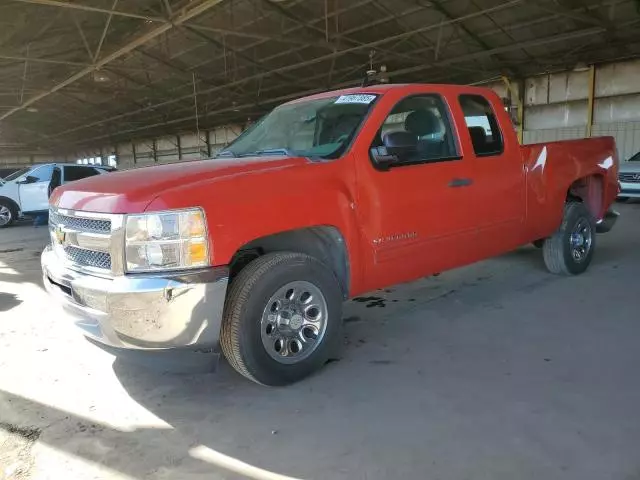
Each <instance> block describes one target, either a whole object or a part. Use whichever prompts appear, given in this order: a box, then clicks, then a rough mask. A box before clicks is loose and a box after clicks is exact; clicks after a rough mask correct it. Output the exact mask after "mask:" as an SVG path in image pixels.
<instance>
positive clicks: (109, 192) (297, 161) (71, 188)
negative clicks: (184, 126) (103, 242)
mask: <svg viewBox="0 0 640 480" xmlns="http://www.w3.org/2000/svg"><path fill="white" fill-rule="evenodd" d="M309 162H310V161H309V160H308V159H306V158H303V157H282V156H262V157H247V158H224V159H211V160H201V161H196V162H184V163H173V164H169V165H159V166H153V167H145V168H138V169H135V170H126V171H120V172H115V173H107V174H103V175H98V176H95V177H91V178H87V179H84V180H79V181H77V182H73V183H70V184H68V185H64V186H62V187H58V188H56V189H55V191H54V192H53V194H52V196H51V200H50V203H51V205H53V206H57V207H58V208H64V209H70V210H82V211H87V212H99V213H140V212H143V211H144V210H145V208H146V207H147V206H148V205H149V204H150V203H151V202H152V201H153V200H154V199H155V198H157V197H158V196H159V195H161V194H162V193H164V192H166V191H168V190H171V189H173V188H178V187H184V186H185V185H194V186H195V185H196V184H199V183H202V182H212V181H213V182H216V181H220V180H223V179H229V178H233V177H237V176H238V175H253V174H258V173H262V172H265V171H269V170H274V169H286V168H293V167H295V166H300V165H305V164H307V163H309Z"/></svg>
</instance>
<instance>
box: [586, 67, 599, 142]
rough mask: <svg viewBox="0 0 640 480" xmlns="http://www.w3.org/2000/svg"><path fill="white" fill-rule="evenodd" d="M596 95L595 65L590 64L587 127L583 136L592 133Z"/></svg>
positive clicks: (588, 135) (589, 135)
mask: <svg viewBox="0 0 640 480" xmlns="http://www.w3.org/2000/svg"><path fill="white" fill-rule="evenodd" d="M595 96H596V66H595V65H591V66H590V67H589V97H588V103H587V127H586V129H585V136H586V137H587V138H589V137H591V135H592V133H593V111H594V106H595Z"/></svg>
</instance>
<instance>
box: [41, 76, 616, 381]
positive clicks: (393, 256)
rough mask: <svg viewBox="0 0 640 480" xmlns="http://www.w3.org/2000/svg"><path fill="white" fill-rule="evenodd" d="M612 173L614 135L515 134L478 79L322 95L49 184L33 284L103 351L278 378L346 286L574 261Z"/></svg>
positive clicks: (589, 242)
mask: <svg viewBox="0 0 640 480" xmlns="http://www.w3.org/2000/svg"><path fill="white" fill-rule="evenodd" d="M617 169H618V158H617V153H616V149H615V145H614V141H613V139H612V138H594V139H589V140H578V141H567V142H554V143H547V144H540V145H529V146H524V147H521V146H520V145H519V144H518V140H517V138H516V134H515V132H514V129H513V126H512V124H511V121H510V118H509V116H508V114H507V113H506V112H505V109H504V107H503V106H502V104H501V101H500V99H499V98H498V97H497V96H496V95H495V94H494V93H493V92H492V91H490V90H488V89H482V88H474V87H464V86H446V85H386V86H372V87H367V88H356V89H350V90H342V91H334V92H327V93H322V94H319V95H315V96H312V97H307V98H302V99H299V100H296V101H293V102H290V103H287V104H285V105H282V106H280V107H278V108H276V109H275V110H273V111H272V112H271V113H270V114H269V115H267V116H265V117H264V118H263V119H262V120H261V121H259V122H257V123H256V124H255V125H254V126H252V127H251V128H250V129H249V130H247V131H246V132H245V133H243V134H242V135H241V136H240V137H239V138H238V139H237V140H236V141H234V142H233V143H232V144H231V145H229V146H228V147H227V148H226V149H225V150H224V151H222V152H220V154H219V155H218V157H217V158H215V159H211V160H206V161H200V162H194V163H181V164H173V165H165V166H158V167H152V168H147V169H144V171H142V170H137V171H127V172H120V173H115V174H112V175H107V176H104V177H102V176H101V177H94V178H91V179H88V180H83V181H81V182H77V183H75V184H72V185H69V186H64V187H62V188H60V189H58V190H56V191H55V192H54V194H53V195H52V197H51V219H52V220H51V225H50V229H51V237H52V244H51V246H49V247H47V249H46V250H45V252H44V253H43V255H42V267H43V272H44V283H45V285H46V287H47V289H48V291H49V292H50V293H51V294H52V295H55V296H56V297H57V298H59V299H60V300H61V302H62V305H63V306H64V309H65V310H66V311H67V312H68V313H69V314H70V315H71V316H72V317H74V318H75V321H76V323H77V325H78V326H79V327H81V328H82V329H83V330H84V332H85V334H86V335H88V336H89V337H91V338H93V339H94V340H95V341H97V342H98V343H100V344H102V345H103V346H105V348H108V349H110V350H112V351H115V352H116V353H118V354H127V353H128V354H130V355H132V356H137V357H141V358H146V359H154V360H153V361H155V359H158V360H159V359H161V358H163V356H164V355H165V354H168V353H173V354H174V355H178V354H181V355H185V354H189V353H191V352H199V353H197V354H195V353H194V355H199V356H200V358H206V359H211V360H212V364H213V363H214V362H213V359H216V358H217V356H218V355H219V353H221V352H222V353H224V355H225V356H226V357H227V359H228V360H229V362H230V363H231V365H232V366H233V367H234V368H235V369H236V370H237V371H239V372H240V373H241V374H243V375H244V376H246V377H248V378H249V379H251V380H254V381H256V382H259V383H262V384H267V385H282V384H288V383H291V382H294V381H296V380H299V379H301V378H303V377H305V376H307V375H309V374H310V373H311V372H313V371H315V370H316V369H318V368H320V367H321V366H322V365H323V364H324V363H325V362H326V360H327V359H328V358H330V356H331V355H333V353H334V350H335V349H336V348H337V347H338V346H339V345H340V344H341V327H342V319H341V310H342V302H343V300H344V299H347V298H349V297H353V296H355V295H358V294H360V293H363V292H366V291H370V290H374V289H378V288H382V287H386V286H388V285H392V284H396V283H400V282H407V281H410V280H414V279H417V278H419V277H424V276H426V275H430V274H433V273H436V272H441V271H443V270H446V269H451V268H454V267H459V266H462V265H466V264H469V263H472V262H475V261H478V260H481V259H485V258H488V257H491V256H494V255H499V254H502V253H504V252H508V251H510V250H512V249H515V248H516V247H518V246H521V245H525V244H528V243H531V242H535V243H536V244H537V245H538V246H540V247H541V248H542V250H543V255H544V260H545V262H546V265H547V266H548V268H549V270H550V271H551V272H552V273H555V274H564V275H574V274H579V273H582V272H584V271H585V270H586V268H587V267H588V265H589V263H590V262H591V259H592V257H593V253H594V249H595V246H596V235H595V234H596V231H600V232H605V231H608V230H609V229H610V228H611V227H612V226H613V223H614V222H615V220H616V218H617V213H615V212H614V211H612V210H609V207H610V205H611V203H612V202H613V201H614V199H615V197H616V195H617V194H618V179H617Z"/></svg>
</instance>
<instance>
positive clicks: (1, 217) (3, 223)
mask: <svg viewBox="0 0 640 480" xmlns="http://www.w3.org/2000/svg"><path fill="white" fill-rule="evenodd" d="M17 218H18V211H17V210H16V208H15V206H14V205H13V204H12V203H10V202H7V201H6V200H0V228H3V227H8V226H9V225H11V224H12V223H13V222H15V221H16V219H17Z"/></svg>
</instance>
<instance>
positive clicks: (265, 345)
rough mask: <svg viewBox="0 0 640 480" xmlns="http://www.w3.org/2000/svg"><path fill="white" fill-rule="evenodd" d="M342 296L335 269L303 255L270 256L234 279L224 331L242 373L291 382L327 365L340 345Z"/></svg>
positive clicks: (226, 347) (227, 350) (225, 347)
mask: <svg viewBox="0 0 640 480" xmlns="http://www.w3.org/2000/svg"><path fill="white" fill-rule="evenodd" d="M341 327H342V294H341V291H340V287H339V285H338V282H337V280H336V278H335V276H334V274H333V272H332V271H331V270H330V269H329V268H327V267H326V266H325V265H324V264H323V263H321V262H320V261H318V260H317V259H315V258H313V257H310V256H308V255H304V254H300V253H274V254H267V255H264V256H262V257H260V258H258V259H256V260H254V261H253V262H251V263H250V264H249V265H247V266H246V267H245V268H244V269H243V270H241V271H240V273H239V274H238V276H237V277H236V278H235V279H234V280H233V282H232V283H231V287H230V291H229V294H228V297H227V301H226V304H225V313H224V318H223V322H222V329H221V334H220V339H221V345H222V351H223V353H224V355H225V357H226V358H227V360H228V361H229V363H230V364H231V366H232V367H233V368H234V369H236V370H237V371H238V372H239V373H241V374H242V375H244V376H245V377H247V378H249V379H250V380H253V381H254V382H257V383H261V384H263V385H273V386H275V385H287V384H290V383H294V382H297V381H298V380H301V379H303V378H305V377H307V376H308V375H310V374H312V373H313V372H315V371H316V370H318V369H319V368H321V367H322V366H323V365H324V364H325V363H326V362H327V360H329V358H330V357H331V355H332V354H333V353H334V351H335V350H336V349H337V348H338V347H339V345H340V340H341V331H342V328H341Z"/></svg>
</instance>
